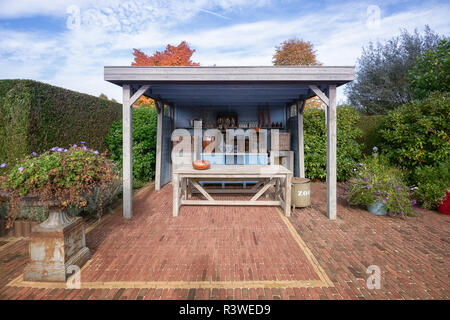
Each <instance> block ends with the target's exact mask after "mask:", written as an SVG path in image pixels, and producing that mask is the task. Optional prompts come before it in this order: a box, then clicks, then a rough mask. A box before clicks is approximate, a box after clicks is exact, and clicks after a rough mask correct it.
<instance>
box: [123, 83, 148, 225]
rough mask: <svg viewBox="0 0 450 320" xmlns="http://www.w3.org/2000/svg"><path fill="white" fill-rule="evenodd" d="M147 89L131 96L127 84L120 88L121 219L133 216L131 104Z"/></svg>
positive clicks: (146, 87)
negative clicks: (121, 93)
mask: <svg viewBox="0 0 450 320" xmlns="http://www.w3.org/2000/svg"><path fill="white" fill-rule="evenodd" d="M149 88H150V86H149V85H143V86H142V87H140V88H139V89H138V90H137V91H136V92H135V93H134V94H133V95H131V86H130V85H129V84H124V85H123V88H122V89H123V97H122V99H123V102H122V126H123V127H122V129H123V132H122V158H123V160H122V161H123V163H122V168H123V217H124V218H127V219H129V218H131V217H132V216H133V207H132V200H133V127H132V124H133V104H134V103H135V102H136V100H137V99H139V98H140V96H142V94H144V93H145V91H147V90H148V89H149Z"/></svg>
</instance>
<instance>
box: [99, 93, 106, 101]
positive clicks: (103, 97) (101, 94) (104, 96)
mask: <svg viewBox="0 0 450 320" xmlns="http://www.w3.org/2000/svg"><path fill="white" fill-rule="evenodd" d="M98 97H99V98H100V99H103V100H108V97H107V96H106V94H104V93H100V95H99V96H98Z"/></svg>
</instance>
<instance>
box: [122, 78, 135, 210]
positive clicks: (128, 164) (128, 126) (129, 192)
mask: <svg viewBox="0 0 450 320" xmlns="http://www.w3.org/2000/svg"><path fill="white" fill-rule="evenodd" d="M130 99H131V88H130V85H128V84H124V85H123V104H122V123H123V137H122V152H123V157H122V158H123V164H122V167H123V217H124V218H127V219H129V218H131V217H132V216H133V212H132V210H133V208H132V198H133V128H132V122H133V108H132V106H131V104H130Z"/></svg>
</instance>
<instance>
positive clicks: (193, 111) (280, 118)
mask: <svg viewBox="0 0 450 320" xmlns="http://www.w3.org/2000/svg"><path fill="white" fill-rule="evenodd" d="M227 112H230V113H237V114H238V117H239V121H245V122H247V121H256V122H258V107H246V106H241V107H236V106H234V107H223V106H222V107H214V106H212V107H175V121H174V126H175V128H187V127H189V119H203V122H204V123H206V122H211V123H214V124H215V123H216V117H217V114H219V113H227ZM266 117H267V116H266ZM270 121H271V122H274V123H276V122H282V123H283V126H284V127H285V124H286V108H285V107H283V106H272V107H270ZM266 122H267V119H266Z"/></svg>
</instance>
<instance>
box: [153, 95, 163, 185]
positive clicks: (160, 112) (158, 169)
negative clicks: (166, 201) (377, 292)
mask: <svg viewBox="0 0 450 320" xmlns="http://www.w3.org/2000/svg"><path fill="white" fill-rule="evenodd" d="M156 111H157V112H158V122H157V126H156V170H155V190H160V189H161V168H162V129H163V128H162V126H163V117H164V104H163V103H162V102H161V101H159V100H158V101H156Z"/></svg>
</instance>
